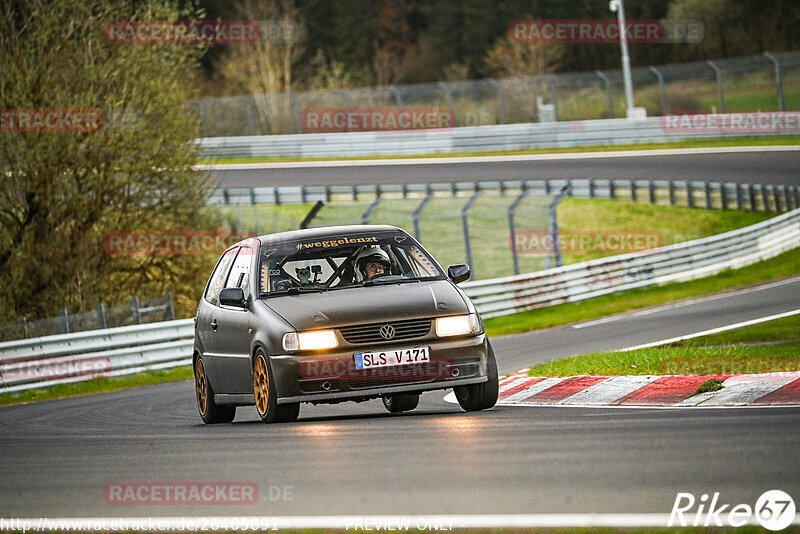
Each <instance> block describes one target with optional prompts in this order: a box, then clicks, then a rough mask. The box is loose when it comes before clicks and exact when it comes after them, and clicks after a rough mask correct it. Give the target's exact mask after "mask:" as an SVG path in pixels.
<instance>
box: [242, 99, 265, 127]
mask: <svg viewBox="0 0 800 534" xmlns="http://www.w3.org/2000/svg"><path fill="white" fill-rule="evenodd" d="M244 98H246V99H247V100H246V101H247V127H248V128H249V130H250V135H258V134H259V133H261V132H259V131H258V130H259V129H258V126H257V124H256V119H255V116H254V114H253V108H254V107H255V102H254V98H253V97H252V96H247V97H244Z"/></svg>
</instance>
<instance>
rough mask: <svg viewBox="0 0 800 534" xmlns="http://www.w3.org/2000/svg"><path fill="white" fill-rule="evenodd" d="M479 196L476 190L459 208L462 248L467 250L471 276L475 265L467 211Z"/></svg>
mask: <svg viewBox="0 0 800 534" xmlns="http://www.w3.org/2000/svg"><path fill="white" fill-rule="evenodd" d="M476 187H477V184H476ZM479 196H481V190H480V189H476V190H475V192H474V193H473V194H472V196H471V197H470V198H469V200H468V201H467V203H466V204H464V207H463V208H461V226H462V227H463V228H464V246H465V248H466V250H467V265H469V269H470V271H472V274H473V275H474V274H475V265H474V262H473V261H472V243H471V242H470V237H469V210H470V209H471V208H472V205H473V204H475V201H477V200H478V197H479Z"/></svg>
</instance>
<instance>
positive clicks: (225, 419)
mask: <svg viewBox="0 0 800 534" xmlns="http://www.w3.org/2000/svg"><path fill="white" fill-rule="evenodd" d="M194 391H195V397H196V398H197V411H198V412H200V418H201V419H202V420H203V422H204V423H206V424H207V425H210V424H214V423H230V422H231V421H233V418H234V417H236V406H220V405H218V404H217V403H216V402H214V390H213V389H212V388H211V384H210V383H209V381H208V375H207V374H206V366H205V364H204V363H203V358H202V357H200V358H197V360H196V361H195V362H194Z"/></svg>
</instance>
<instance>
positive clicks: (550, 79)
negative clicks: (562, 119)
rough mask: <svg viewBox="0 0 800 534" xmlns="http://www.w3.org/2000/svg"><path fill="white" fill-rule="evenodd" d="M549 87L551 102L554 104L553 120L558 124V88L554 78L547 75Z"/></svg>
mask: <svg viewBox="0 0 800 534" xmlns="http://www.w3.org/2000/svg"><path fill="white" fill-rule="evenodd" d="M544 78H545V80H547V87H548V88H549V89H550V101H551V102H552V103H553V120H554V121H555V122H558V88H557V87H556V81H555V80H554V79H553V77H552V76H548V75H545V77H544Z"/></svg>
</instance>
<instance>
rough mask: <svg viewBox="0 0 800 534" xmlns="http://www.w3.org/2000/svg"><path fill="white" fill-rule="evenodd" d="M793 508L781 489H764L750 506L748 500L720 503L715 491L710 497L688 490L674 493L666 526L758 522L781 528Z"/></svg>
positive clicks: (790, 520)
mask: <svg viewBox="0 0 800 534" xmlns="http://www.w3.org/2000/svg"><path fill="white" fill-rule="evenodd" d="M695 506H696V508H695ZM796 512H797V510H796V508H795V504H794V500H793V499H792V497H791V496H790V495H789V494H788V493H786V492H785V491H781V490H769V491H766V492H764V493H763V494H762V495H761V496H760V497H759V498H758V500H756V504H755V506H752V507H751V506H750V505H749V504H737V505H735V506H732V505H730V504H725V503H722V502H721V501H720V498H719V492H715V493H714V494H713V495H712V496H711V497H710V498H709V495H708V494H707V493H704V494H703V495H701V496H700V498H699V499H696V498H695V496H694V495H693V494H691V493H678V495H677V496H676V497H675V503H674V504H673V505H672V513H670V515H669V521H668V522H667V526H668V527H673V526H681V527H685V526H688V525H691V526H694V527H698V526H704V527H709V526H711V527H722V526H731V527H742V526H744V525H748V524H750V525H753V524H758V525H761V526H762V527H764V528H765V529H767V530H783V529H785V528H786V527H788V526H789V525H791V524H792V523H793V522H794V519H795V514H796ZM687 516H688V517H687ZM687 521H688V522H687Z"/></svg>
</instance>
